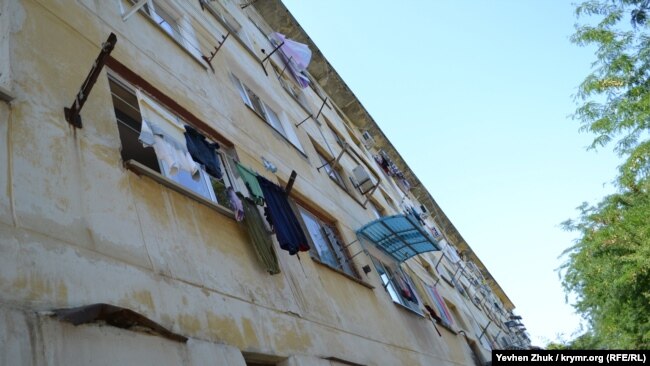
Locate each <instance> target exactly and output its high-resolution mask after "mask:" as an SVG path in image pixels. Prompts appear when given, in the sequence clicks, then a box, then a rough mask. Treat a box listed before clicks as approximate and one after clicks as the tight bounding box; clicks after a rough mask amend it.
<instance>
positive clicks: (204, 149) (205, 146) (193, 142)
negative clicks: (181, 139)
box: [185, 125, 223, 179]
mask: <svg viewBox="0 0 650 366" xmlns="http://www.w3.org/2000/svg"><path fill="white" fill-rule="evenodd" d="M185 142H186V144H187V151H189V153H190V155H191V156H192V158H194V160H196V161H198V162H199V163H201V164H203V166H205V170H206V171H207V172H208V174H210V175H212V176H213V177H215V178H217V179H221V178H222V177H223V172H222V171H221V163H220V162H219V156H218V153H217V151H216V150H217V149H219V144H217V143H216V142H208V141H207V140H206V139H205V136H203V135H202V134H201V133H200V132H199V131H197V130H195V129H194V128H193V127H192V126H188V125H185Z"/></svg>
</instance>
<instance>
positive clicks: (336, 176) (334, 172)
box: [316, 148, 348, 191]
mask: <svg viewBox="0 0 650 366" xmlns="http://www.w3.org/2000/svg"><path fill="white" fill-rule="evenodd" d="M316 153H317V154H318V159H319V160H320V163H321V164H322V165H321V166H322V168H323V171H325V173H327V176H328V177H329V178H330V179H331V180H332V181H333V182H334V183H336V184H337V185H338V186H339V187H341V188H342V189H343V190H345V191H347V190H348V187H347V186H346V185H345V180H344V179H343V174H342V172H341V171H340V169H341V166H340V165H337V166H336V167H332V165H331V164H330V161H332V160H333V159H332V158H328V157H326V156H325V154H324V153H323V152H322V151H321V150H320V149H319V148H316Z"/></svg>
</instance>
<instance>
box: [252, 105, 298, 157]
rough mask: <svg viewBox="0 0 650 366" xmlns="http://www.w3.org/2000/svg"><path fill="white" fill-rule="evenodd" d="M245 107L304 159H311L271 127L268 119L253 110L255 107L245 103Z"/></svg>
mask: <svg viewBox="0 0 650 366" xmlns="http://www.w3.org/2000/svg"><path fill="white" fill-rule="evenodd" d="M244 105H245V106H246V108H248V110H249V111H251V112H253V114H255V115H256V116H257V118H259V119H260V120H262V122H264V124H265V125H266V126H267V127H269V128H270V129H271V130H273V132H274V133H276V134H277V135H278V136H280V137H281V138H282V139H283V140H284V141H285V142H287V143H288V144H289V145H290V146H291V147H292V148H294V149H295V150H296V151H297V152H298V153H299V154H300V155H301V156H302V157H303V158H305V159H309V158H308V157H307V154H305V153H304V152H303V151H302V150H300V149H299V148H298V147H297V146H296V145H294V144H293V142H291V141H290V140H289V139H288V138H287V137H286V136H284V135H283V134H282V133H280V132H279V131H278V130H276V129H275V128H273V126H271V125H270V124H269V123H268V122H267V121H266V118H264V116H262V115H260V114H259V113H257V111H256V110H255V109H253V107H251V106H249V105H248V104H246V103H244Z"/></svg>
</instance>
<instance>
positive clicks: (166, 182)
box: [124, 160, 235, 220]
mask: <svg viewBox="0 0 650 366" xmlns="http://www.w3.org/2000/svg"><path fill="white" fill-rule="evenodd" d="M124 166H125V167H126V168H127V169H128V170H131V171H132V172H134V173H136V174H137V175H144V176H146V177H149V178H150V179H152V180H154V181H156V182H158V183H160V184H162V185H163V186H165V187H167V188H170V189H172V190H174V191H176V192H178V193H180V194H182V195H184V196H187V197H189V198H191V199H193V200H194V201H196V202H198V203H200V204H203V205H205V206H208V207H209V208H211V209H213V210H215V211H217V212H219V213H220V214H222V215H225V216H227V217H229V218H231V219H233V220H234V219H235V213H234V212H232V211H231V210H229V209H227V208H225V207H223V206H221V205H218V204H216V203H214V202H212V201H210V200H208V199H206V198H204V197H203V196H201V195H198V194H196V193H194V192H192V191H190V190H189V189H187V188H185V187H183V186H182V185H180V184H178V183H176V182H174V181H173V180H171V179H169V178H167V177H164V176H162V175H160V174H158V173H157V172H155V171H153V170H151V168H149V167H146V166H144V165H142V164H141V163H139V162H137V161H135V160H128V161H125V162H124Z"/></svg>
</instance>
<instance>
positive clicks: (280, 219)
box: [257, 176, 310, 255]
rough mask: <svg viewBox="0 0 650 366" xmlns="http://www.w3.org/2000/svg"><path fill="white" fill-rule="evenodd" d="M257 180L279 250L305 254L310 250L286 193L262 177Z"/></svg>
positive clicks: (292, 253)
mask: <svg viewBox="0 0 650 366" xmlns="http://www.w3.org/2000/svg"><path fill="white" fill-rule="evenodd" d="M257 180H258V182H259V184H260V187H261V188H262V192H263V193H264V200H265V201H266V205H267V207H268V210H269V214H270V216H271V221H272V222H273V227H274V229H275V235H276V236H277V238H278V242H279V243H280V248H282V249H284V250H286V251H288V252H289V254H291V255H294V254H296V253H298V252H299V251H301V252H305V251H308V250H309V249H310V247H309V244H308V243H307V238H306V237H305V233H304V232H303V231H302V228H301V226H300V224H299V222H298V219H297V218H296V215H295V214H294V212H293V210H292V209H291V205H290V204H289V201H288V198H287V193H286V192H285V191H284V189H282V188H281V187H279V186H278V185H276V184H275V183H273V182H271V181H269V180H267V179H266V178H264V177H261V176H257Z"/></svg>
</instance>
